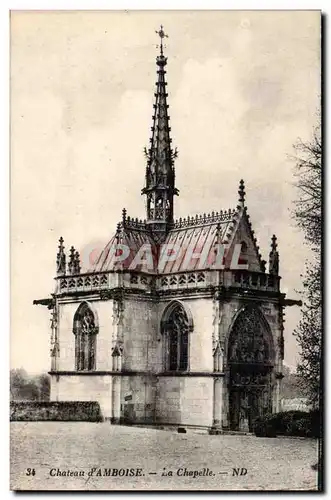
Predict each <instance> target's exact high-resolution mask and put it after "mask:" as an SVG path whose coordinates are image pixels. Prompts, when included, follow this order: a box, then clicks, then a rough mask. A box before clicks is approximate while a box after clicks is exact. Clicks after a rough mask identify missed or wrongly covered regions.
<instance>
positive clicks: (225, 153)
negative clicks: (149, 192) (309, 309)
mask: <svg viewBox="0 0 331 500" xmlns="http://www.w3.org/2000/svg"><path fill="white" fill-rule="evenodd" d="M161 23H162V24H163V25H164V27H165V31H166V32H167V33H168V34H169V39H167V48H166V49H165V52H166V55H167V56H168V66H167V71H168V73H167V80H168V82H169V83H168V92H169V98H168V102H169V105H170V108H169V113H170V117H171V127H172V132H171V133H172V137H173V145H174V146H177V147H178V149H179V158H178V160H177V162H176V182H177V187H178V188H179V190H180V196H179V197H178V198H176V207H175V213H176V217H185V216H186V215H193V214H195V213H200V212H201V213H203V212H210V211H212V210H215V211H216V210H220V209H228V208H229V207H231V208H235V206H236V204H237V190H238V183H239V180H240V179H241V178H243V179H244V180H245V183H246V193H247V197H246V199H247V205H248V213H249V214H250V216H251V220H252V223H253V228H254V230H255V232H256V233H257V234H256V236H257V238H258V244H259V245H260V248H261V252H262V256H263V258H264V259H265V260H268V254H269V247H270V238H271V236H272V234H273V233H275V234H276V235H277V236H278V243H279V252H280V274H281V276H282V291H284V292H286V293H287V294H288V297H289V298H298V294H297V293H296V291H295V290H298V289H300V288H301V284H300V274H301V273H303V272H304V262H305V259H306V258H307V257H308V256H309V250H308V249H307V248H306V247H305V246H304V242H303V235H302V234H301V233H300V232H299V231H298V230H297V229H296V228H295V227H294V226H293V222H291V217H290V210H291V203H292V200H294V199H295V197H296V191H295V188H294V186H293V182H294V178H293V161H291V160H290V159H289V156H290V155H293V154H294V151H293V148H292V145H293V144H294V143H295V142H296V141H297V140H298V138H301V139H302V140H304V141H305V140H308V139H310V137H311V134H312V130H313V127H314V126H315V124H316V112H317V109H318V101H319V94H320V49H319V47H320V16H319V13H318V12H317V11H315V12H314V11H307V12H300V11H293V12H291V11H285V12H281V11H280V12H267V11H257V12H253V11H250V12H243V11H237V12H231V11H226V12H224V11H223V12H222V11H209V12H208V11H202V12H198V11H196V12H194V11H192V12H184V11H183V12H175V11H173V12H170V11H167V12H133V11H131V12H129V13H125V12H123V13H119V12H111V11H107V12H79V11H76V12H65V11H64V12H45V13H38V12H26V13H24V12H21V13H20V12H14V13H12V18H11V203H12V207H11V208H12V210H11V216H12V220H11V235H12V250H11V254H12V263H11V264H12V268H11V273H12V290H11V293H12V319H11V323H12V325H11V330H12V332H11V366H12V367H20V366H23V367H25V368H26V369H27V370H28V371H31V372H37V371H40V370H48V369H49V367H50V361H49V339H50V321H49V320H50V313H49V311H48V310H47V308H44V307H42V306H33V305H32V302H33V299H38V298H45V297H48V296H49V294H50V293H52V292H53V289H54V282H53V276H54V275H55V259H56V252H57V241H58V238H59V237H60V236H61V235H62V236H63V237H64V240H65V246H66V248H67V249H68V248H69V247H70V246H71V245H74V246H75V247H76V248H78V249H79V250H80V251H81V252H83V254H84V253H85V254H86V252H87V251H90V250H91V249H92V248H98V249H99V248H101V247H102V246H103V245H104V244H105V243H106V242H107V241H108V240H109V239H110V237H111V235H112V233H113V232H114V230H115V228H116V224H117V222H118V221H119V220H120V218H121V210H122V208H123V207H126V208H127V210H128V213H129V215H132V216H134V217H136V216H137V217H142V218H143V217H144V215H145V208H144V200H143V197H142V196H141V195H140V190H141V188H142V187H143V183H144V174H145V161H144V156H143V147H144V146H145V145H146V146H147V145H148V140H149V137H150V127H151V125H152V123H151V117H152V112H153V109H152V105H153V100H154V84H155V81H156V65H155V56H156V54H157V49H156V48H155V45H156V44H157V35H156V34H155V30H156V29H158V27H159V25H160V24H161ZM299 317H300V315H299V308H297V307H291V308H287V310H286V326H285V362H286V363H287V364H289V365H291V366H294V365H295V364H296V359H297V348H296V341H295V338H294V337H293V335H292V331H293V329H294V328H295V326H296V323H297V321H298V320H299Z"/></svg>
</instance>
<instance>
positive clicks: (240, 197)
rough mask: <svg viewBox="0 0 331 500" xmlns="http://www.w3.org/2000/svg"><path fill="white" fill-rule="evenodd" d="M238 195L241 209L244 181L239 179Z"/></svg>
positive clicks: (243, 202) (243, 197) (243, 199)
mask: <svg viewBox="0 0 331 500" xmlns="http://www.w3.org/2000/svg"><path fill="white" fill-rule="evenodd" d="M238 194H239V200H238V201H239V205H238V206H239V207H243V206H244V205H245V195H246V193H245V183H244V181H243V180H242V179H241V181H240V182H239V190H238Z"/></svg>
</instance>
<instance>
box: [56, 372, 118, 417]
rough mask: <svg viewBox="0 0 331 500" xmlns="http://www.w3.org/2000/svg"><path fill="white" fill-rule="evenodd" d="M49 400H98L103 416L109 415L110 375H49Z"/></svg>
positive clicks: (110, 401)
mask: <svg viewBox="0 0 331 500" xmlns="http://www.w3.org/2000/svg"><path fill="white" fill-rule="evenodd" d="M51 401H98V403H99V404H100V408H101V411H102V414H103V416H104V417H105V418H110V417H111V409H112V376H111V375H87V374H86V375H84V374H82V375H79V374H77V375H51Z"/></svg>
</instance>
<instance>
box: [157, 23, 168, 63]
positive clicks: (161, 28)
mask: <svg viewBox="0 0 331 500" xmlns="http://www.w3.org/2000/svg"><path fill="white" fill-rule="evenodd" d="M155 33H156V34H157V35H159V37H160V40H161V43H160V45H159V47H160V53H161V56H163V38H169V37H168V35H166V34H165V32H164V30H163V26H162V24H161V26H160V29H159V31H155Z"/></svg>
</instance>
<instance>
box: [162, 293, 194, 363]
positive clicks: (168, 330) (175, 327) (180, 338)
mask: <svg viewBox="0 0 331 500" xmlns="http://www.w3.org/2000/svg"><path fill="white" fill-rule="evenodd" d="M162 329H163V333H164V346H165V358H166V359H165V368H166V370H169V371H187V370H188V368H189V332H190V331H191V330H192V329H193V328H192V325H191V324H190V321H189V318H188V316H187V313H186V311H185V309H184V307H183V306H182V305H181V304H177V303H176V304H175V305H173V306H171V307H170V308H169V309H168V310H167V312H166V314H165V318H164V319H163V322H162Z"/></svg>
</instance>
